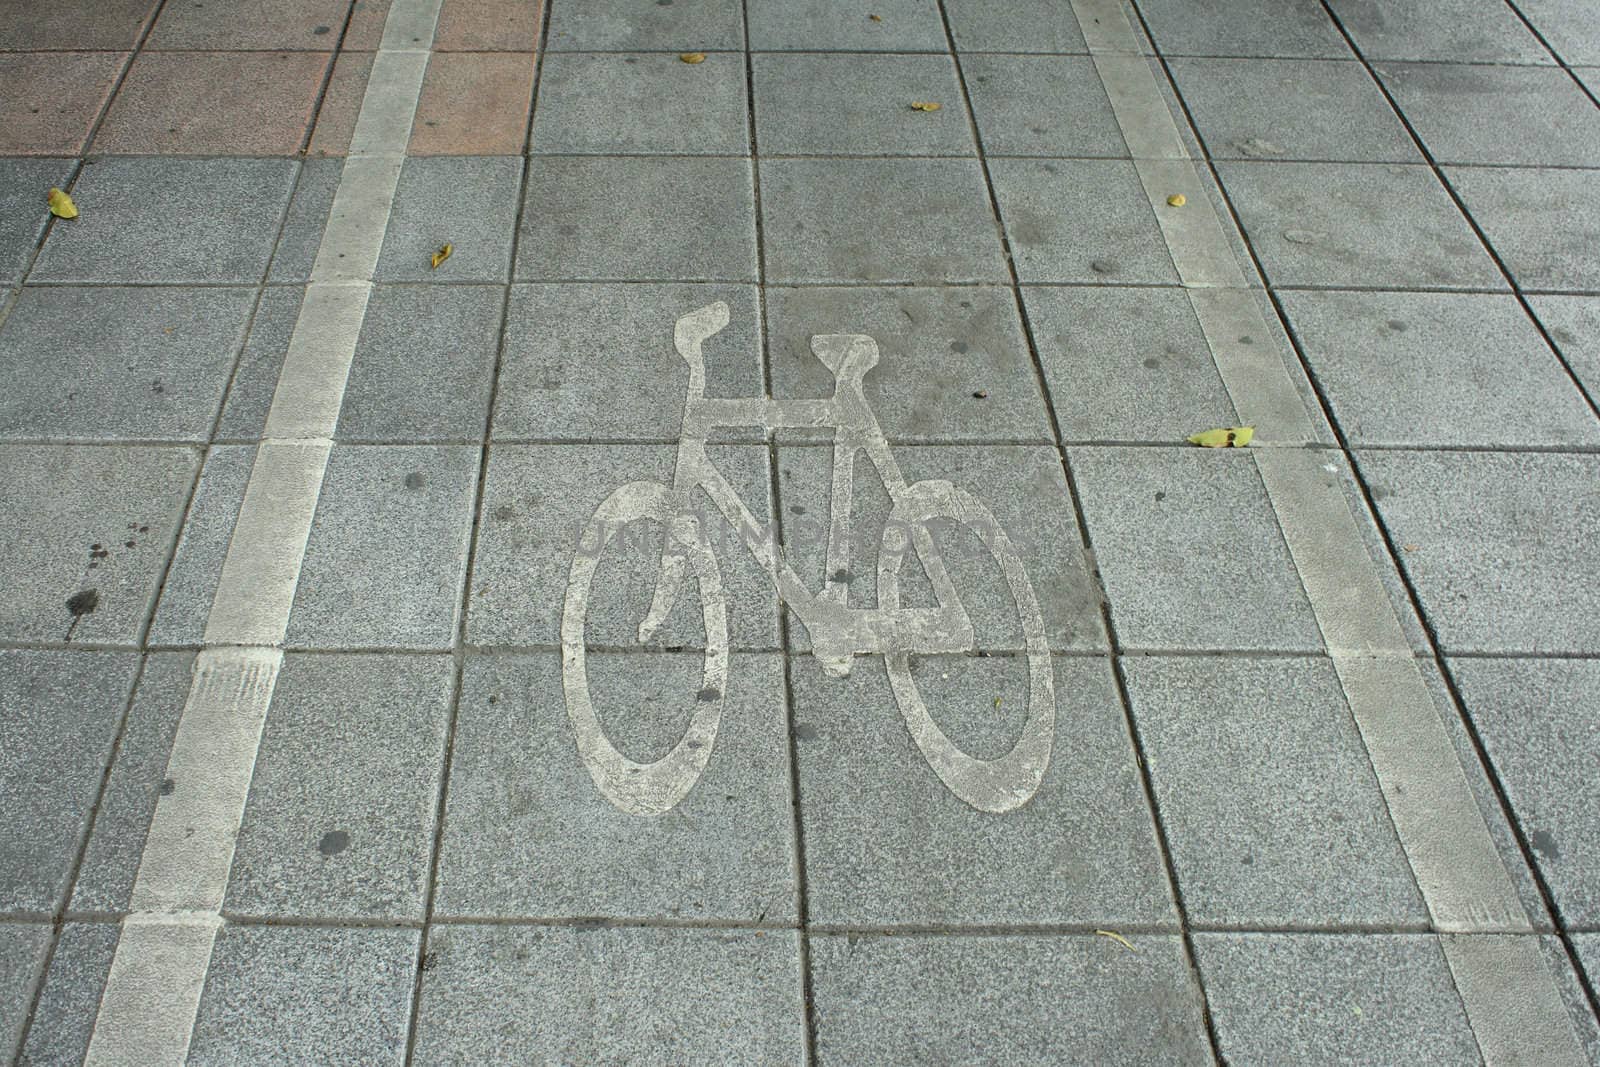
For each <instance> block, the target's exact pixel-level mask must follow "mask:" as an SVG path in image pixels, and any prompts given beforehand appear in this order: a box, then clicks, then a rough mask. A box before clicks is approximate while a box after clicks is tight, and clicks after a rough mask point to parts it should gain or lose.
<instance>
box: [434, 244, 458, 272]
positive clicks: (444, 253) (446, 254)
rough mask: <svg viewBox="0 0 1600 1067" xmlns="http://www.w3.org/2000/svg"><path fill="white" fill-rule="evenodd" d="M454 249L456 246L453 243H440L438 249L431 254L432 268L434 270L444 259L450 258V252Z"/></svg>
mask: <svg viewBox="0 0 1600 1067" xmlns="http://www.w3.org/2000/svg"><path fill="white" fill-rule="evenodd" d="M455 250H456V246H455V245H452V244H445V245H441V246H440V247H439V251H437V252H435V253H434V254H433V269H434V270H438V269H439V264H441V263H443V262H444V261H445V260H447V259H449V258H450V253H451V252H454V251H455Z"/></svg>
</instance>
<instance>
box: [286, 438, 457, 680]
mask: <svg viewBox="0 0 1600 1067" xmlns="http://www.w3.org/2000/svg"><path fill="white" fill-rule="evenodd" d="M478 458H479V450H478V449H477V448H476V447H468V446H401V445H373V446H359V445H344V446H339V447H336V448H334V450H333V452H332V454H331V455H330V456H329V457H328V469H327V473H326V474H325V475H324V477H323V482H322V495H321V496H320V497H319V498H318V501H317V513H316V518H315V519H314V520H313V522H312V528H311V536H310V539H309V540H308V542H307V544H306V554H305V564H304V568H303V570H302V571H301V574H300V584H299V585H298V587H296V589H295V596H294V608H293V610H292V611H291V612H290V615H289V632H288V638H287V641H288V644H289V647H291V648H378V647H383V648H421V649H443V648H449V647H450V646H451V644H452V642H453V641H454V640H455V633H456V622H457V619H458V618H459V611H460V607H461V583H462V581H463V580H464V578H465V571H466V563H467V541H468V536H469V533H470V531H471V526H472V500H473V494H474V491H475V489H476V485H477V477H478Z"/></svg>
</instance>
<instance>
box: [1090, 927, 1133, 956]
mask: <svg viewBox="0 0 1600 1067" xmlns="http://www.w3.org/2000/svg"><path fill="white" fill-rule="evenodd" d="M1095 933H1097V934H1099V935H1100V936H1101V937H1109V938H1110V939H1111V940H1113V941H1115V942H1116V943H1117V944H1119V945H1121V946H1122V947H1123V948H1125V949H1127V950H1128V951H1129V952H1138V951H1139V950H1138V949H1136V948H1134V947H1133V942H1132V941H1129V940H1128V939H1127V938H1125V937H1123V936H1122V935H1121V934H1119V933H1117V932H1116V931H1115V930H1096V931H1095Z"/></svg>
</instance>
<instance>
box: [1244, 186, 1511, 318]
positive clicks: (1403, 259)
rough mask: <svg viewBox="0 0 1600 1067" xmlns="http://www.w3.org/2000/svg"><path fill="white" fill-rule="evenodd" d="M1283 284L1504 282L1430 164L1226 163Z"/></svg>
mask: <svg viewBox="0 0 1600 1067" xmlns="http://www.w3.org/2000/svg"><path fill="white" fill-rule="evenodd" d="M1217 170H1218V172H1219V174H1220V175H1221V177H1222V182H1223V184H1224V185H1226V186H1227V187H1228V192H1229V194H1230V196H1231V197H1232V198H1233V203H1234V205H1235V207H1236V208H1237V210H1238V213H1239V219H1240V221H1241V222H1242V223H1243V224H1244V229H1245V233H1246V235H1247V236H1248V237H1249V239H1250V243H1251V244H1252V245H1253V246H1254V247H1255V250H1256V253H1257V254H1258V255H1259V256H1260V257H1261V261H1262V264H1263V266H1264V267H1265V268H1266V272H1267V276H1268V278H1269V280H1270V281H1271V282H1272V284H1273V285H1277V286H1285V285H1289V286H1293V285H1329V286H1351V287H1356V286H1385V287H1408V288H1437V289H1504V288H1505V287H1506V284H1505V279H1504V278H1503V277H1502V276H1501V274H1500V272H1499V270H1497V269H1496V268H1495V265H1494V261H1493V260H1491V259H1490V258H1489V256H1488V253H1486V252H1485V251H1484V250H1483V246H1482V244H1481V243H1480V242H1479V241H1478V238H1477V236H1476V235H1475V234H1473V232H1472V229H1471V227H1470V226H1468V225H1467V220H1466V219H1464V218H1462V217H1461V213H1460V212H1459V211H1457V210H1456V206H1455V204H1454V203H1453V202H1452V201H1451V199H1450V195H1449V194H1448V193H1447V192H1445V190H1444V188H1443V187H1442V186H1441V185H1440V184H1439V182H1438V180H1437V179H1436V178H1435V177H1434V176H1433V173H1432V172H1431V171H1430V170H1429V169H1428V168H1427V167H1421V166H1416V167H1412V166H1401V165H1398V164H1376V163H1242V162H1238V163H1219V164H1217Z"/></svg>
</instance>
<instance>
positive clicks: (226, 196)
mask: <svg viewBox="0 0 1600 1067" xmlns="http://www.w3.org/2000/svg"><path fill="white" fill-rule="evenodd" d="M296 166H297V164H295V163H293V162H290V161H289V160H280V159H158V158H145V159H101V160H98V161H94V162H91V163H89V164H86V165H85V167H84V170H83V173H82V175H81V176H80V177H79V178H78V181H77V184H76V185H75V186H74V187H73V189H72V197H73V199H74V200H75V201H77V204H78V210H79V212H80V214H79V216H78V217H77V218H75V219H72V220H71V221H70V223H68V224H67V225H56V226H53V227H51V230H50V237H49V239H48V240H46V241H45V244H44V249H43V251H41V252H40V253H39V259H38V261H37V262H36V263H35V264H34V268H33V272H32V274H31V275H30V277H31V279H32V280H33V281H48V282H101V283H112V284H114V283H117V282H132V283H138V284H150V283H156V284H160V283H179V284H184V283H187V284H191V285H192V284H205V283H217V284H224V285H225V284H230V283H231V284H241V283H244V284H250V283H256V282H260V281H261V278H262V276H263V275H264V274H265V273H266V270H267V260H268V258H269V257H270V256H271V254H272V245H273V242H274V241H275V240H276V239H277V236H278V226H279V223H280V222H281V221H282V217H283V210H284V207H285V205H287V203H288V201H289V192H290V189H291V188H292V187H293V184H294V172H295V168H296ZM176 220H181V222H176ZM175 222H176V224H175Z"/></svg>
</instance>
